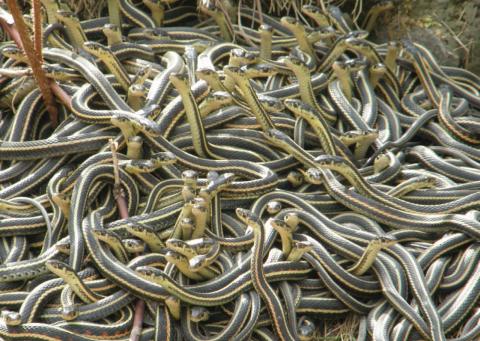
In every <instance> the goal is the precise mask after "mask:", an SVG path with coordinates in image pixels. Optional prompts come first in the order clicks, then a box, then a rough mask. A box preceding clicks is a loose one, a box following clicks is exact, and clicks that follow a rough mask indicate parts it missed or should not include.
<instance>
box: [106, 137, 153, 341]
mask: <svg viewBox="0 0 480 341" xmlns="http://www.w3.org/2000/svg"><path fill="white" fill-rule="evenodd" d="M117 148H118V144H117V143H116V142H113V140H110V149H111V150H112V161H113V177H114V181H115V182H114V188H113V191H114V193H113V194H114V196H115V200H116V202H117V208H118V211H119V214H120V218H121V219H127V218H128V208H127V201H126V199H125V193H124V192H123V190H122V185H121V183H120V172H119V169H118V158H117ZM144 314H145V301H143V300H138V301H137V302H136V303H135V316H134V319H133V326H132V331H131V332H130V341H138V340H139V339H140V335H141V334H142V325H143V316H144Z"/></svg>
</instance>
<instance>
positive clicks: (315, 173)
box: [305, 168, 322, 185]
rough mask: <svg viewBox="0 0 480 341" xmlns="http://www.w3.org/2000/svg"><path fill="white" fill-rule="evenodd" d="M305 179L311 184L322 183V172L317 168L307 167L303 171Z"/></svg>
mask: <svg viewBox="0 0 480 341" xmlns="http://www.w3.org/2000/svg"><path fill="white" fill-rule="evenodd" d="M305 180H307V182H309V183H311V184H315V185H318V184H321V183H322V172H321V170H320V169H318V168H309V169H308V170H307V171H306V172H305Z"/></svg>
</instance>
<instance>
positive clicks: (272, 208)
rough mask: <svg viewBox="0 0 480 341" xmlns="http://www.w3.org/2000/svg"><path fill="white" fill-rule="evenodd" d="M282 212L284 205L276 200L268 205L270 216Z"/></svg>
mask: <svg viewBox="0 0 480 341" xmlns="http://www.w3.org/2000/svg"><path fill="white" fill-rule="evenodd" d="M281 210H282V203H281V202H280V201H276V200H270V201H269V202H268V203H267V212H268V213H269V214H277V213H278V212H280V211H281Z"/></svg>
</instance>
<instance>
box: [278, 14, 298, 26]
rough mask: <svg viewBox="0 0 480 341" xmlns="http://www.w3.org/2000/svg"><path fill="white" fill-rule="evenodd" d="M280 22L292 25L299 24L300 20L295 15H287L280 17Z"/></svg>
mask: <svg viewBox="0 0 480 341" xmlns="http://www.w3.org/2000/svg"><path fill="white" fill-rule="evenodd" d="M280 23H281V24H282V25H284V26H292V25H297V24H298V21H297V19H295V18H293V17H288V16H285V17H281V18H280Z"/></svg>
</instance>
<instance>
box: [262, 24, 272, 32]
mask: <svg viewBox="0 0 480 341" xmlns="http://www.w3.org/2000/svg"><path fill="white" fill-rule="evenodd" d="M258 29H259V30H260V31H263V32H273V27H272V26H270V25H268V24H262V25H260V27H259V28H258Z"/></svg>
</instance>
